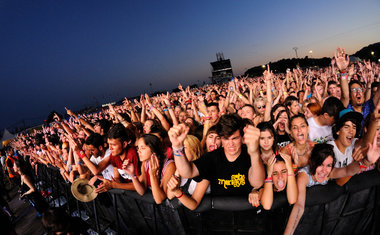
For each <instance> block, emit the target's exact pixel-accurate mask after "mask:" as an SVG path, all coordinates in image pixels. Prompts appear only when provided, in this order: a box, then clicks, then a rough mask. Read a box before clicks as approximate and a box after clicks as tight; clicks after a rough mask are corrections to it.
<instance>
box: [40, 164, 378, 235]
mask: <svg viewBox="0 0 380 235" xmlns="http://www.w3.org/2000/svg"><path fill="white" fill-rule="evenodd" d="M36 182H38V184H37V185H38V188H39V189H40V190H41V191H42V193H43V195H44V196H45V197H46V200H48V202H49V203H50V205H51V206H64V207H66V209H67V212H69V213H70V214H71V215H74V216H80V217H81V218H82V219H83V220H85V221H86V222H87V223H88V224H89V225H90V227H91V228H92V230H93V231H94V232H96V233H98V234H112V233H114V234H245V233H249V234H282V232H283V231H284V229H285V226H286V222H287V219H288V216H289V214H290V211H291V206H289V205H288V203H287V200H286V195H285V193H278V194H277V193H276V195H275V198H274V203H273V206H272V209H271V210H270V211H266V210H264V209H262V208H254V207H252V206H251V205H250V204H249V203H248V199H247V197H248V196H247V197H211V196H207V195H206V196H205V197H204V198H203V201H202V203H201V204H200V205H199V207H198V208H197V209H196V210H195V211H190V210H188V209H187V208H185V207H184V206H182V205H181V203H180V202H179V201H178V200H177V199H176V198H175V199H173V200H171V201H170V200H165V201H164V202H163V203H162V204H161V205H157V204H155V203H154V200H153V197H152V194H151V193H150V192H148V193H146V194H145V195H144V196H140V195H139V194H137V193H136V192H132V191H126V190H119V189H113V190H111V191H109V192H107V193H103V194H99V195H98V197H97V198H96V199H95V200H93V201H91V202H87V203H83V202H80V201H78V200H76V199H75V198H74V197H73V196H72V194H71V190H70V184H69V183H66V182H65V181H64V180H63V179H62V177H61V175H60V173H59V170H58V169H57V168H54V167H46V166H44V165H39V168H38V174H37V176H36ZM379 221H380V173H379V172H378V171H377V170H373V171H369V172H365V173H362V174H360V175H356V176H354V177H352V178H351V179H350V180H349V181H348V183H346V184H345V185H344V186H343V187H340V186H338V185H336V184H335V182H330V183H329V184H328V185H326V186H314V187H311V188H308V190H307V197H306V207H305V211H304V215H303V217H302V219H301V221H300V223H299V225H298V228H297V230H296V232H295V233H296V234H380V223H379Z"/></svg>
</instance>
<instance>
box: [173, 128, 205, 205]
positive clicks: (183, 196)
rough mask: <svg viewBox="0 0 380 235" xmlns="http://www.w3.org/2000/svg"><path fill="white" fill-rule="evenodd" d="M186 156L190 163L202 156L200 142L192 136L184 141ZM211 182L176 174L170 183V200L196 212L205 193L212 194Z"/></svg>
mask: <svg viewBox="0 0 380 235" xmlns="http://www.w3.org/2000/svg"><path fill="white" fill-rule="evenodd" d="M184 147H185V156H186V158H187V160H188V161H189V162H191V161H195V160H197V159H198V158H199V157H200V156H201V153H202V151H201V145H200V142H199V140H198V139H197V138H196V137H195V136H192V135H187V136H186V139H185V141H184ZM209 186H210V181H208V180H206V179H203V180H201V181H200V182H197V181H196V180H194V179H185V178H182V179H181V177H180V176H179V174H178V172H176V173H175V174H174V175H173V176H172V177H171V179H170V181H169V182H168V189H169V192H168V198H169V199H171V198H174V196H175V197H176V198H178V200H179V201H180V202H181V203H182V204H183V205H184V206H186V207H187V208H189V209H190V210H195V209H196V208H197V207H198V205H199V204H200V203H201V201H202V198H203V196H204V194H205V193H210V187H209Z"/></svg>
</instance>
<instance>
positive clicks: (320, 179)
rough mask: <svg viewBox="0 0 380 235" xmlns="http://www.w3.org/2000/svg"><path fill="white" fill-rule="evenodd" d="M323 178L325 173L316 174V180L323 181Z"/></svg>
mask: <svg viewBox="0 0 380 235" xmlns="http://www.w3.org/2000/svg"><path fill="white" fill-rule="evenodd" d="M325 178H326V174H324V173H319V174H318V175H317V180H318V181H319V182H321V181H324V180H325Z"/></svg>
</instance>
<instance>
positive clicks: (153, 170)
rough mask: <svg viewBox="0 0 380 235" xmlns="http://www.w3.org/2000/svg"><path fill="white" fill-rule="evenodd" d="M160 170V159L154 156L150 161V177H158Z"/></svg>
mask: <svg viewBox="0 0 380 235" xmlns="http://www.w3.org/2000/svg"><path fill="white" fill-rule="evenodd" d="M158 168H160V164H159V162H158V158H157V156H156V154H152V156H151V157H150V160H149V175H150V176H156V177H158Z"/></svg>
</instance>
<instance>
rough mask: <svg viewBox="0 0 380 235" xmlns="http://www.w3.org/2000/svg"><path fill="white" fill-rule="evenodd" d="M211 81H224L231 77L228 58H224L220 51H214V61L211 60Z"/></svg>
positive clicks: (232, 74)
mask: <svg viewBox="0 0 380 235" xmlns="http://www.w3.org/2000/svg"><path fill="white" fill-rule="evenodd" d="M210 64H211V67H212V68H211V74H212V76H211V77H210V78H211V81H212V83H220V82H225V81H228V80H230V79H231V78H233V76H234V73H233V72H232V66H231V61H230V59H224V55H223V53H222V52H218V53H216V61H214V62H211V63H210Z"/></svg>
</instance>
